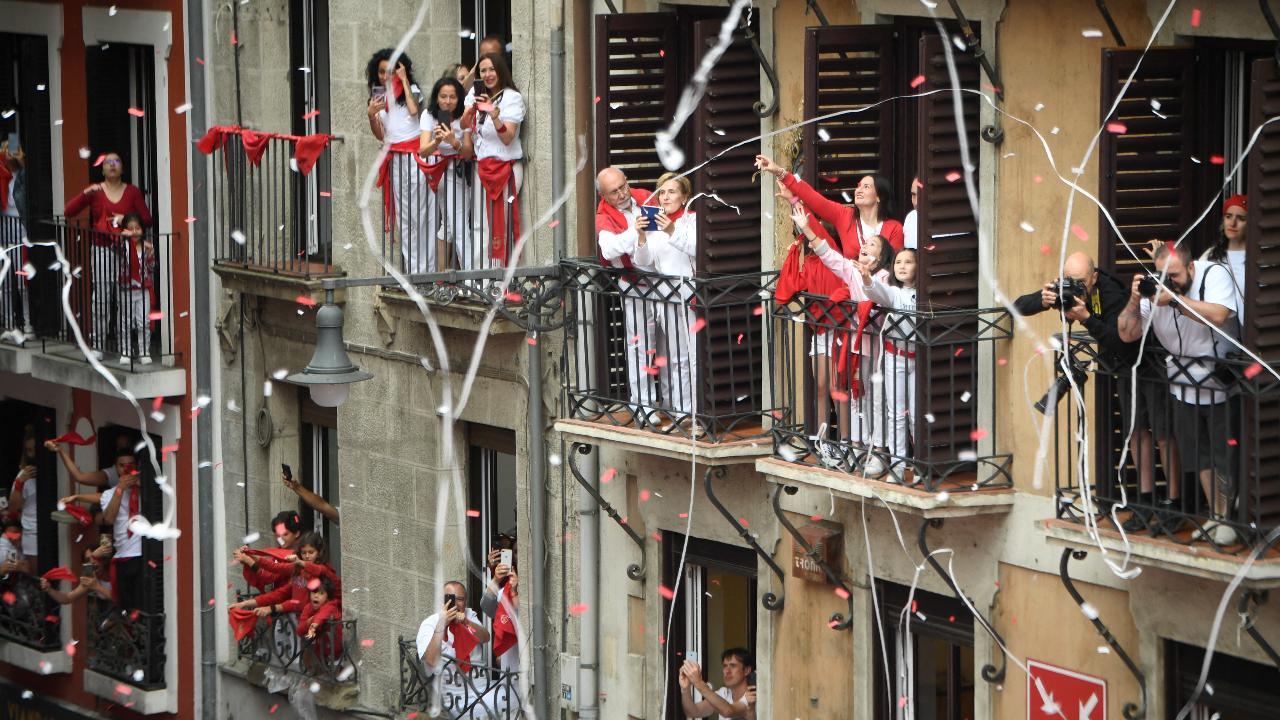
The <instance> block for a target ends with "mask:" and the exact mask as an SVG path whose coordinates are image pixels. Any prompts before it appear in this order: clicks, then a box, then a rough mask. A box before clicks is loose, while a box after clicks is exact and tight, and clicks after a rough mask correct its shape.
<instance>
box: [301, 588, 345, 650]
mask: <svg viewBox="0 0 1280 720" xmlns="http://www.w3.org/2000/svg"><path fill="white" fill-rule="evenodd" d="M335 596H336V597H335ZM331 620H332V621H335V624H334V625H333V626H332V627H330V626H328V625H327V623H328V622H329V621H331ZM341 620H342V596H341V595H337V590H336V589H335V588H334V585H333V582H332V581H331V580H330V579H329V578H327V577H322V578H320V579H319V581H318V582H316V583H315V584H314V586H313V587H312V588H311V592H310V593H309V595H308V602H307V604H306V605H304V606H303V608H302V617H301V618H300V619H299V620H298V637H300V638H306V639H307V640H312V641H313V645H314V647H315V653H316V657H317V658H320V659H322V660H326V659H330V658H334V657H337V656H338V655H339V653H340V651H341V650H342V625H341Z"/></svg>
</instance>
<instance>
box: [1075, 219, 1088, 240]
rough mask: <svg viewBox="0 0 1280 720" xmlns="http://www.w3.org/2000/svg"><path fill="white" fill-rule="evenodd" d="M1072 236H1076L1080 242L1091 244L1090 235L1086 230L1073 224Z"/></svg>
mask: <svg viewBox="0 0 1280 720" xmlns="http://www.w3.org/2000/svg"><path fill="white" fill-rule="evenodd" d="M1071 234H1072V235H1075V236H1076V238H1077V239H1078V240H1080V242H1089V233H1087V232H1085V230H1084V228H1082V227H1080V226H1079V225H1076V224H1075V223H1072V224H1071Z"/></svg>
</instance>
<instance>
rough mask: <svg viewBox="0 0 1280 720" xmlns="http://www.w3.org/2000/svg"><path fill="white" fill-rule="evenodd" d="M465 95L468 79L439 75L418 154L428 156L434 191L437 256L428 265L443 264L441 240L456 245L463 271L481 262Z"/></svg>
mask: <svg viewBox="0 0 1280 720" xmlns="http://www.w3.org/2000/svg"><path fill="white" fill-rule="evenodd" d="M462 97H463V90H462V83H460V82H458V81H457V80H454V79H453V78H451V77H442V78H440V79H439V80H436V84H435V86H434V87H432V88H431V98H430V100H428V101H427V112H424V113H422V122H421V123H420V126H421V128H422V136H421V139H420V140H419V141H418V155H420V156H421V157H422V158H423V159H424V160H425V161H426V167H425V168H424V170H425V171H426V173H427V185H428V187H429V188H430V190H431V191H430V192H429V193H427V243H428V250H427V252H428V254H430V255H431V261H430V262H429V263H428V265H429V266H430V267H431V268H432V269H433V270H442V269H443V268H442V267H441V266H440V265H437V264H436V259H435V257H436V245H437V243H438V241H439V240H444V241H445V242H446V243H449V244H451V245H452V246H453V252H454V255H455V256H456V257H457V259H458V260H457V261H458V266H459V267H461V268H462V269H463V270H471V269H473V268H475V267H476V266H477V265H478V264H479V263H478V262H477V260H478V253H475V252H473V251H474V246H475V243H474V242H472V241H471V240H472V238H471V233H470V229H471V221H470V218H469V217H468V216H467V211H468V210H469V209H470V208H471V178H470V176H469V175H467V174H466V171H467V168H466V166H467V163H464V162H461V161H463V160H466V159H467V158H470V157H471V155H472V153H473V152H474V148H473V146H472V142H471V129H470V128H467V127H464V126H463V125H462V123H461V121H460V120H459V118H461V117H462Z"/></svg>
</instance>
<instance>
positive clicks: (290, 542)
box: [232, 510, 302, 590]
mask: <svg viewBox="0 0 1280 720" xmlns="http://www.w3.org/2000/svg"><path fill="white" fill-rule="evenodd" d="M271 528H272V529H273V530H274V531H275V534H276V537H277V538H279V539H280V542H281V545H282V547H286V548H289V549H294V548H296V547H297V544H298V539H299V538H300V537H301V536H302V520H301V519H300V518H299V517H298V513H296V512H293V511H291V510H281V511H280V512H279V513H276V516H275V518H274V519H273V520H272V521H271ZM232 557H233V558H235V560H236V562H238V563H240V564H241V565H244V570H243V571H242V572H243V574H244V580H245V582H247V583H249V587H252V588H255V589H257V590H266V589H267V588H268V587H277V586H279V585H283V584H285V583H287V582H288V581H289V578H290V577H292V576H293V566H291V565H289V564H287V563H282V562H277V561H275V560H273V559H271V558H269V557H266V556H265V555H259V554H256V553H252V552H250V551H249V546H248V545H241V546H240V548H239V549H237V550H236V551H235V552H233V553H232Z"/></svg>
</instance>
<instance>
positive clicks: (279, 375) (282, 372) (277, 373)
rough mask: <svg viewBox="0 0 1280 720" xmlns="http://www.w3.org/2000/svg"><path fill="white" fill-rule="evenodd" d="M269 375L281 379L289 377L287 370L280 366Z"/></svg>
mask: <svg viewBox="0 0 1280 720" xmlns="http://www.w3.org/2000/svg"><path fill="white" fill-rule="evenodd" d="M271 377H273V378H275V379H276V380H283V379H285V378H287V377H289V371H288V370H286V369H285V368H280V369H279V370H277V371H275V372H273V373H271Z"/></svg>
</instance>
